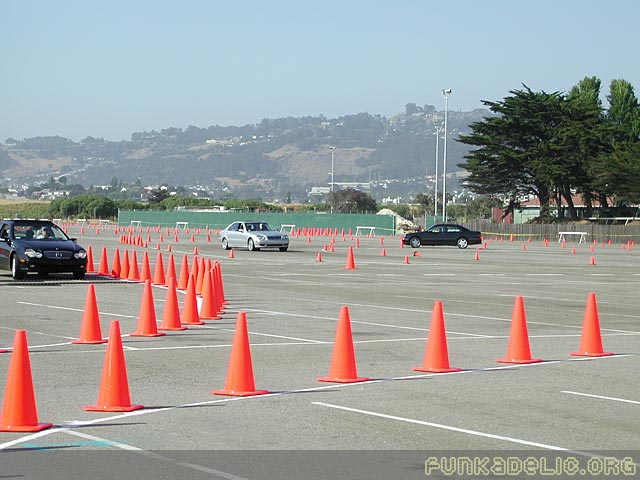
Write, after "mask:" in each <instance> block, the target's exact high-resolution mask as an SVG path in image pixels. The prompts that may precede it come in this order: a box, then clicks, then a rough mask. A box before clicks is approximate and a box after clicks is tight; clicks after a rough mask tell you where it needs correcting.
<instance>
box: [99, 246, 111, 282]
mask: <svg viewBox="0 0 640 480" xmlns="http://www.w3.org/2000/svg"><path fill="white" fill-rule="evenodd" d="M98 275H105V276H109V275H111V273H110V272H109V262H108V260H107V248H106V247H102V251H101V252H100V263H99V264H98Z"/></svg>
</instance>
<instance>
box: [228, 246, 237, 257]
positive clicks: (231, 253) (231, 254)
mask: <svg viewBox="0 0 640 480" xmlns="http://www.w3.org/2000/svg"><path fill="white" fill-rule="evenodd" d="M229 258H236V255H235V253H233V248H232V249H231V250H229Z"/></svg>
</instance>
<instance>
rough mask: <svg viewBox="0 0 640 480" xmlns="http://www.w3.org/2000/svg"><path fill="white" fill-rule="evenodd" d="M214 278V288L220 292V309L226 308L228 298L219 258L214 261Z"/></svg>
mask: <svg viewBox="0 0 640 480" xmlns="http://www.w3.org/2000/svg"><path fill="white" fill-rule="evenodd" d="M213 280H214V290H215V291H216V293H217V294H218V299H219V300H220V302H219V303H220V309H221V310H224V305H225V304H226V303H227V299H226V298H224V285H223V284H222V269H221V267H220V262H218V261H217V260H216V261H215V262H213Z"/></svg>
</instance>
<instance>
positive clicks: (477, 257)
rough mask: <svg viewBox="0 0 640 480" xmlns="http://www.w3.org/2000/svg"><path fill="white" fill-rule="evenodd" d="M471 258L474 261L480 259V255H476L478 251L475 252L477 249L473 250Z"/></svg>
mask: <svg viewBox="0 0 640 480" xmlns="http://www.w3.org/2000/svg"><path fill="white" fill-rule="evenodd" d="M473 259H474V260H475V261H478V260H480V255H478V252H477V251H476V252H474V254H473Z"/></svg>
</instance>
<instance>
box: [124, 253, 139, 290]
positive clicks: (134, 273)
mask: <svg viewBox="0 0 640 480" xmlns="http://www.w3.org/2000/svg"><path fill="white" fill-rule="evenodd" d="M127 279H128V280H131V281H132V282H139V281H140V271H139V270H138V256H137V254H136V251H135V250H131V262H130V263H129V274H128V275H127Z"/></svg>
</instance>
